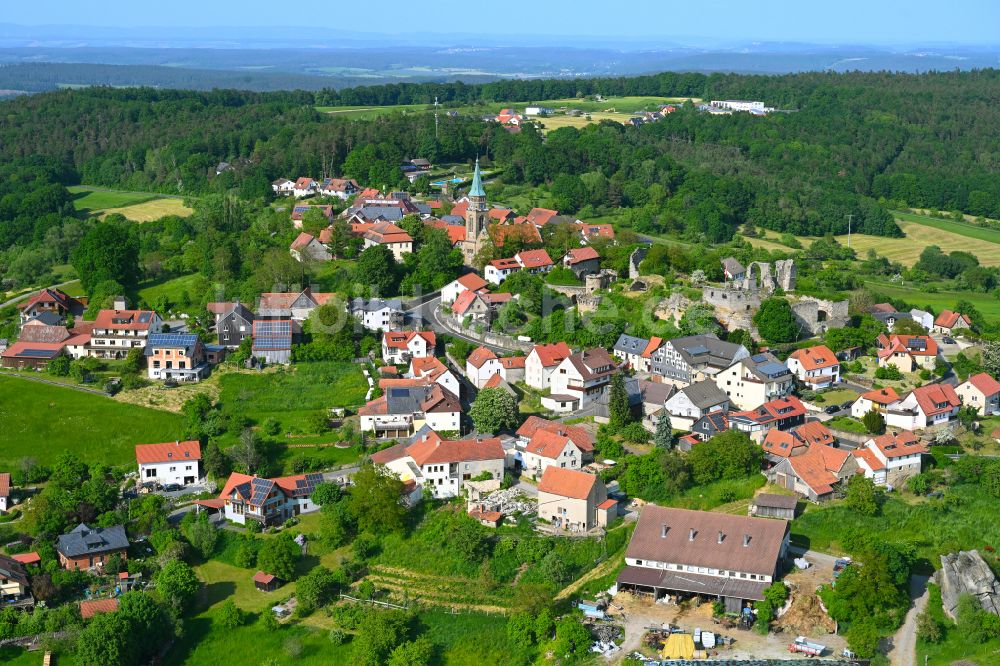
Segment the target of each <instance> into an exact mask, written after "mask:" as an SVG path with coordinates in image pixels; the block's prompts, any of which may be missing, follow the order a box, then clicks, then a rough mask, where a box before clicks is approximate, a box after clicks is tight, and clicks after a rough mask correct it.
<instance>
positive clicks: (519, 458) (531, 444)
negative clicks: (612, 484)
mask: <svg viewBox="0 0 1000 666" xmlns="http://www.w3.org/2000/svg"><path fill="white" fill-rule="evenodd" d="M583 454H584V452H583V449H582V448H581V447H580V445H578V444H577V443H576V442H575V441H573V433H571V432H569V431H568V430H556V429H549V428H539V429H537V430H535V431H534V432H533V433H532V434H531V436H530V437H529V438H527V439H525V438H524V437H523V436H522V437H519V439H518V441H517V442H516V444H515V454H514V464H515V466H520V468H521V470H522V471H523V472H524V473H525V474H527V475H528V476H530V477H532V478H534V479H537V478H539V477H541V476H542V474H543V473H544V472H545V470H546V468H548V467H559V468H563V469H580V468H581V467H583Z"/></svg>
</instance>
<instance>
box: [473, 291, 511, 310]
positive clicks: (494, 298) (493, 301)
mask: <svg viewBox="0 0 1000 666" xmlns="http://www.w3.org/2000/svg"><path fill="white" fill-rule="evenodd" d="M479 298H481V299H483V302H484V303H486V304H487V305H491V306H492V305H498V304H503V303H507V302H508V301H510V300H512V299H513V298H514V294H510V293H507V292H505V291H502V292H500V293H497V294H492V293H490V292H487V291H480V292H479Z"/></svg>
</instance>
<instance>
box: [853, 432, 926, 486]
mask: <svg viewBox="0 0 1000 666" xmlns="http://www.w3.org/2000/svg"><path fill="white" fill-rule="evenodd" d="M926 453H927V446H925V445H924V444H923V442H921V441H920V438H919V437H917V436H916V435H914V434H913V433H912V432H910V431H908V430H904V431H902V432H895V431H894V432H887V433H885V434H884V435H879V436H877V437H873V438H871V439H869V440H868V441H866V442H865V443H864V444H863V445H862V446H860V447H859V448H857V449H855V450H854V451H852V454H853V455H854V457H855V458H856V459H857V463H858V470H859V471H860V472H862V473H863V474H864V475H865V476H866V477H868V478H869V479H872V480H873V481H875V484H876V485H879V486H885V485H890V486H899V485H900V484H902V483H903V482H905V481H906V480H907V479H908V478H910V477H911V476H914V475H916V474H920V468H921V461H922V459H923V456H924V454H926Z"/></svg>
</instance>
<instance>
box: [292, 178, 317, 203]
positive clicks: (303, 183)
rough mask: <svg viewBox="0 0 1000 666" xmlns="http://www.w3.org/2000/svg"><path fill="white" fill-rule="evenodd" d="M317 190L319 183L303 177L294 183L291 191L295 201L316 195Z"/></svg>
mask: <svg viewBox="0 0 1000 666" xmlns="http://www.w3.org/2000/svg"><path fill="white" fill-rule="evenodd" d="M318 188H319V183H317V182H316V181H315V180H313V179H312V178H309V177H307V176H303V177H302V178H298V179H296V181H295V187H294V188H293V189H292V194H294V195H295V197H296V198H297V199H301V198H303V197H311V196H312V195H314V194H316V190H317V189H318Z"/></svg>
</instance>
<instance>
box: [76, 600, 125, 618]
mask: <svg viewBox="0 0 1000 666" xmlns="http://www.w3.org/2000/svg"><path fill="white" fill-rule="evenodd" d="M116 610H118V600H117V599H93V600H91V601H81V602H80V617H82V618H83V619H84V620H89V619H90V618H92V617H94V616H95V615H97V614H98V613H114V612H115V611H116Z"/></svg>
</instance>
